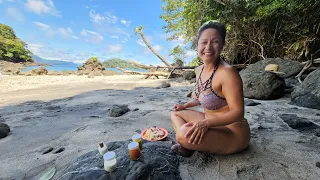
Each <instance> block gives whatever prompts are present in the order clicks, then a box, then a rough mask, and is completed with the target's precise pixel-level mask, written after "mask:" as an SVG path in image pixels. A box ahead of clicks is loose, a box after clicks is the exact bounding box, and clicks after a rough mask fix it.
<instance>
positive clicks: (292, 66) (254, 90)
mask: <svg viewBox="0 0 320 180" xmlns="http://www.w3.org/2000/svg"><path fill="white" fill-rule="evenodd" d="M268 64H277V65H278V71H279V72H282V73H274V74H273V75H272V74H270V73H269V74H268V75H267V74H266V73H265V68H266V66H267V65H268ZM302 68H303V65H301V63H299V62H297V61H292V60H289V59H281V58H268V59H265V60H262V61H258V62H256V63H255V64H252V65H250V66H248V67H247V68H246V69H244V70H242V71H241V72H240V75H241V77H242V79H243V82H244V94H245V97H248V98H254V99H276V98H280V97H282V96H283V95H284V93H286V94H290V93H291V92H292V91H293V90H294V89H295V87H296V85H297V84H298V81H297V80H296V79H295V78H294V76H295V75H297V74H298V73H299V72H300V71H301V70H302ZM262 76H264V77H262ZM283 82H284V83H283Z"/></svg>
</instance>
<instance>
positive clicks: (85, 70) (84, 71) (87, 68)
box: [78, 59, 105, 76]
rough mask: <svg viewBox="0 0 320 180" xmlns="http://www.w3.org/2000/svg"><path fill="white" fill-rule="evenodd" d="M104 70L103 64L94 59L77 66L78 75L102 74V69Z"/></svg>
mask: <svg viewBox="0 0 320 180" xmlns="http://www.w3.org/2000/svg"><path fill="white" fill-rule="evenodd" d="M104 70H105V67H104V65H103V64H102V63H101V62H99V61H97V60H94V59H89V60H87V61H86V62H85V63H83V65H82V66H79V67H78V75H93V76H95V75H99V76H101V75H102V71H104Z"/></svg>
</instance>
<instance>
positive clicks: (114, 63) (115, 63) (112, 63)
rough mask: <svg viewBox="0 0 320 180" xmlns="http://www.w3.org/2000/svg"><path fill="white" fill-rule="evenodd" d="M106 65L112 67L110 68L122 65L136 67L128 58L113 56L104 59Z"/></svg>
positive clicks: (122, 66) (123, 66) (121, 66)
mask: <svg viewBox="0 0 320 180" xmlns="http://www.w3.org/2000/svg"><path fill="white" fill-rule="evenodd" d="M102 64H103V65H104V66H105V67H110V68H115V67H120V68H136V67H135V66H134V65H132V64H131V63H129V62H128V61H126V60H123V59H119V58H111V59H108V60H105V61H103V63H102Z"/></svg>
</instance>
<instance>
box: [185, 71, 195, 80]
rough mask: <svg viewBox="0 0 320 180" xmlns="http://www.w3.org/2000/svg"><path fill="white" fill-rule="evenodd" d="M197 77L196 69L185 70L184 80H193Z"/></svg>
mask: <svg viewBox="0 0 320 180" xmlns="http://www.w3.org/2000/svg"><path fill="white" fill-rule="evenodd" d="M195 77H196V73H195V72H194V71H184V72H183V79H184V80H192V79H194V78H195Z"/></svg>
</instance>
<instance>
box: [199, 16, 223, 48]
mask: <svg viewBox="0 0 320 180" xmlns="http://www.w3.org/2000/svg"><path fill="white" fill-rule="evenodd" d="M210 28H213V29H216V30H217V31H218V32H219V34H220V36H221V39H222V44H224V42H225V40H226V27H225V26H224V25H223V24H222V23H220V22H218V21H214V20H210V21H207V22H205V23H204V24H203V25H202V26H201V27H200V28H199V30H198V34H197V44H198V41H199V38H200V35H201V33H202V32H203V31H204V30H206V29H210Z"/></svg>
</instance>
